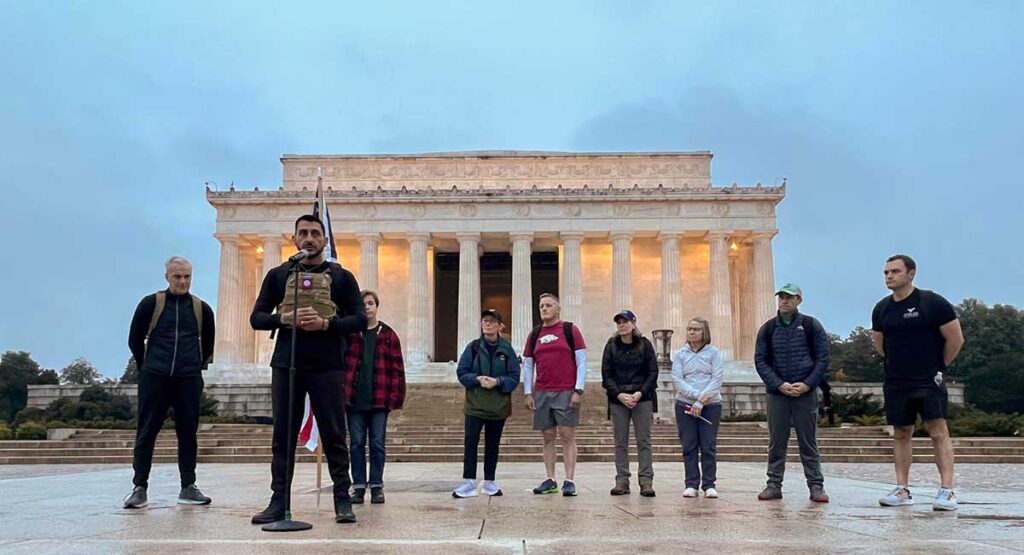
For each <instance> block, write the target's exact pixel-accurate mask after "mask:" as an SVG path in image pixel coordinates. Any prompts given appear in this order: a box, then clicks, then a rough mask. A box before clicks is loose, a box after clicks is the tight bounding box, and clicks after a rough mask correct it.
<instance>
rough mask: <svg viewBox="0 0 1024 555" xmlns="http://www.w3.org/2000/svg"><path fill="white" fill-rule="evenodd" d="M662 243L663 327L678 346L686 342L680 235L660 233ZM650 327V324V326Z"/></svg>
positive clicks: (659, 237)
mask: <svg viewBox="0 0 1024 555" xmlns="http://www.w3.org/2000/svg"><path fill="white" fill-rule="evenodd" d="M658 241H660V242H661V310H662V313H661V314H662V317H661V319H662V322H661V326H662V327H663V328H665V329H670V330H672V332H673V334H672V335H673V337H674V338H676V344H677V345H682V343H681V342H682V341H685V337H684V327H685V324H686V322H685V320H684V318H685V316H684V315H683V286H682V279H681V277H680V272H679V263H680V261H679V234H678V233H659V234H658ZM648 325H649V324H648Z"/></svg>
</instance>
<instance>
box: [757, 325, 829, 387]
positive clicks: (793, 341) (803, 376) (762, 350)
mask: <svg viewBox="0 0 1024 555" xmlns="http://www.w3.org/2000/svg"><path fill="white" fill-rule="evenodd" d="M808 329H809V330H810V333H808ZM754 367H755V368H757V373H758V374H759V375H760V376H761V381H763V382H764V385H765V388H766V389H767V390H768V393H771V394H774V395H782V393H780V392H779V386H780V385H782V384H783V383H785V382H789V383H798V382H803V383H805V384H807V386H808V387H810V388H811V389H812V390H813V389H814V388H816V387H818V385H819V384H820V383H821V382H822V381H823V380H824V379H825V375H826V374H825V373H826V372H827V371H828V336H827V334H826V333H825V328H824V327H822V325H821V322H818V320H816V319H814V318H812V317H810V316H806V315H804V314H801V313H800V312H796V313H794V314H793V321H792V322H790V324H789V325H788V326H786V325H784V324H783V323H782V318H780V317H779V315H778V313H776V315H775V318H772V319H771V320H768V321H767V322H765V323H764V325H762V326H761V329H759V330H758V331H757V346H756V348H755V349H754Z"/></svg>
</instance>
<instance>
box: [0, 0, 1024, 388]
mask: <svg viewBox="0 0 1024 555" xmlns="http://www.w3.org/2000/svg"><path fill="white" fill-rule="evenodd" d="M259 4H260V3H255V2H248V1H246V2H223V1H218V2H208V1H201V2H186V1H175V2H167V3H164V4H163V5H162V7H161V6H158V5H157V3H156V2H137V1H131V2H111V1H98V2H69V1H60V2H58V1H54V2H22V1H17V0H0V13H2V14H3V16H2V17H0V51H2V52H3V56H0V76H2V79H3V81H2V82H3V85H2V86H0V195H2V196H0V230H2V232H3V233H2V240H3V241H4V243H5V244H6V248H5V249H4V251H5V256H4V258H5V262H4V263H3V267H2V271H0V290H2V291H3V292H4V295H3V297H4V304H5V306H4V309H3V311H2V315H0V351H6V350H11V349H17V350H27V351H31V352H32V354H33V357H34V358H35V359H36V360H37V361H39V362H40V363H41V364H42V365H43V366H44V367H49V368H55V369H58V370H59V369H60V368H61V367H63V366H65V365H66V364H67V363H68V362H69V361H71V359H73V358H75V357H77V356H85V357H86V358H88V359H89V360H90V361H92V362H93V363H94V364H95V365H96V366H97V367H99V368H100V370H101V371H102V372H103V373H104V374H106V375H108V376H119V375H120V373H121V372H122V370H123V369H124V365H125V362H126V361H127V359H128V356H129V353H128V349H127V346H126V336H127V328H128V322H129V320H130V318H131V315H132V311H133V310H134V308H135V304H136V303H137V302H138V300H139V298H141V297H142V296H143V295H145V294H147V293H151V292H152V291H154V290H157V289H159V288H161V287H164V286H166V283H165V282H164V281H163V277H162V274H163V267H162V263H163V261H164V259H166V258H167V256H169V255H170V254H172V253H173V254H181V255H184V256H187V257H189V258H191V259H192V260H193V262H194V265H195V268H194V271H195V281H194V285H193V291H194V292H196V293H197V294H198V295H200V296H202V297H203V298H205V299H207V300H208V301H210V303H211V305H213V306H216V302H215V301H216V295H217V290H216V289H217V271H218V260H219V252H220V251H219V245H218V243H217V241H216V240H215V239H214V238H213V236H212V234H213V231H214V220H215V212H214V210H213V209H212V208H211V207H210V206H209V205H208V204H207V202H206V200H205V195H204V185H203V184H204V182H205V181H208V180H210V181H214V182H216V183H217V184H218V185H219V186H221V187H224V186H226V185H227V184H228V183H230V182H231V181H234V182H235V184H236V186H238V187H243V188H252V187H254V186H260V187H261V188H276V187H278V186H279V185H280V179H281V169H280V162H279V160H278V159H279V157H280V156H281V154H283V153H313V154H341V153H404V152H430V151H442V150H475V149H528V150H566V151H601V150H622V151H631V150H640V151H642V150H711V151H713V152H714V153H715V159H714V163H713V167H712V175H713V180H714V182H715V184H716V185H728V184H731V183H732V182H734V181H735V182H737V183H739V184H742V185H753V184H754V183H756V182H758V181H761V182H764V183H765V184H775V183H778V182H780V181H781V180H782V178H783V177H785V178H787V179H788V183H789V188H788V191H787V197H786V199H785V200H784V201H783V202H782V204H780V205H779V207H778V214H779V230H780V235H779V236H778V237H777V239H776V240H775V242H774V247H775V273H776V278H777V280H778V281H779V282H783V281H790V280H792V281H797V282H799V283H800V284H801V285H802V286H803V288H804V291H805V294H806V300H805V303H804V306H803V307H802V308H803V309H804V310H805V311H806V312H808V313H811V314H814V315H816V316H818V317H820V318H821V319H822V321H823V322H824V323H825V325H826V327H827V328H829V330H830V331H833V332H835V333H839V334H841V335H843V336H845V335H846V334H847V333H849V331H850V330H851V329H852V328H853V327H854V326H857V325H867V324H868V322H869V319H870V310H871V308H872V306H873V304H874V303H875V302H876V301H877V300H878V299H879V298H881V297H882V296H883V295H884V294H885V293H886V290H885V288H884V286H883V282H882V276H881V268H882V265H883V261H884V258H885V257H886V256H887V255H890V254H892V253H895V252H906V253H909V254H911V255H913V256H914V257H915V258H917V260H918V263H919V266H920V267H919V273H918V280H917V283H918V285H919V286H921V287H925V288H930V289H935V290H937V291H938V292H939V293H941V294H943V295H945V296H946V297H947V298H949V299H950V300H951V301H953V302H959V301H960V300H962V299H963V298H965V297H976V298H980V299H982V300H983V301H985V302H987V303H989V304H995V303H1008V304H1015V305H1017V306H1024V292H1022V284H1024V256H1022V248H1021V244H1020V241H1022V240H1024V233H1022V232H1024V224H1022V223H1021V210H1022V207H1024V187H1022V183H1021V170H1020V165H1021V163H1022V161H1024V139H1022V133H1024V103H1022V99H1024V94H1022V93H1024V63H1022V62H1021V52H1024V40H1022V38H1021V37H1022V36H1024V34H1022V33H1021V32H1020V29H1019V24H1020V22H1021V21H1022V20H1024V17H1022V16H1024V9H1022V7H1024V3H1021V2H1015V1H1006V2H983V1H979V2H971V3H968V4H965V3H963V2H946V3H943V2H923V1H922V2H880V1H872V2H848V1H845V2H834V3H828V2H821V1H808V2H803V3H788V4H787V3H782V2H767V3H760V4H759V5H755V3H753V2H735V3H727V2H706V1H701V2H692V3H691V2H685V3H684V2H668V1H666V2H642V1H641V2H593V1H586V2H550V1H547V2H536V3H524V2H503V3H497V2H494V3H485V2H447V3H446V2H430V3H428V2H409V3H391V2H373V3H371V2H347V3H341V2H323V3H319V4H317V3H307V4H302V3H296V2H289V3H276V4H273V5H270V4H266V6H265V7H262V8H261V7H258V5H259ZM485 4H491V6H485ZM254 6H255V7H254Z"/></svg>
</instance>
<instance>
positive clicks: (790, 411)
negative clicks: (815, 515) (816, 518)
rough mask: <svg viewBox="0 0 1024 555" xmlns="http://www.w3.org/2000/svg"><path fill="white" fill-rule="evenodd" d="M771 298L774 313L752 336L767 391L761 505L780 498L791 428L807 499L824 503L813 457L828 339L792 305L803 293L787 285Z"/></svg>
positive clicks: (818, 325) (822, 480)
mask: <svg viewBox="0 0 1024 555" xmlns="http://www.w3.org/2000/svg"><path fill="white" fill-rule="evenodd" d="M775 295H776V296H777V297H778V298H779V311H778V314H777V315H776V316H775V318H772V319H771V320H768V321H767V322H765V323H764V325H762V326H761V329H760V330H758V332H757V346H756V348H755V350H754V366H755V367H756V368H757V373H758V374H760V376H761V380H762V381H764V384H765V388H766V389H767V390H768V399H767V415H768V435H769V440H768V484H767V485H766V486H765V488H764V490H762V491H761V493H759V494H758V495H757V498H758V499H760V500H762V501H767V500H771V499H782V477H783V474H784V473H785V471H786V444H787V443H788V442H789V428H790V427H793V428H796V437H797V444H798V445H799V447H800V462H801V463H802V464H803V467H804V477H805V478H806V479H807V488H808V489H809V490H810V498H811V501H814V502H816V503H828V494H827V493H825V478H824V476H823V475H822V473H821V458H820V456H819V454H818V438H817V433H818V394H817V388H818V385H819V384H820V383H821V382H822V381H823V380H824V379H825V372H826V371H827V370H828V336H827V335H826V334H825V329H824V328H823V327H822V325H821V323H820V322H818V321H817V320H816V319H814V318H812V317H810V316H808V315H806V314H801V313H800V311H799V310H797V307H799V306H800V303H801V302H803V292H802V291H801V290H800V287H799V286H798V285H796V284H795V283H787V284H785V285H783V286H782V287H780V288H779V290H778V292H776V293H775Z"/></svg>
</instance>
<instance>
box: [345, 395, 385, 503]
mask: <svg viewBox="0 0 1024 555" xmlns="http://www.w3.org/2000/svg"><path fill="white" fill-rule="evenodd" d="M348 426H349V434H350V435H349V438H350V440H351V442H352V445H351V447H352V448H351V449H350V451H351V453H352V487H353V488H354V489H366V486H367V482H366V436H367V434H369V436H370V482H369V486H370V487H371V488H379V487H383V486H384V439H385V434H386V432H387V428H388V411H387V410H386V409H373V410H367V411H362V410H349V411H348Z"/></svg>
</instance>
